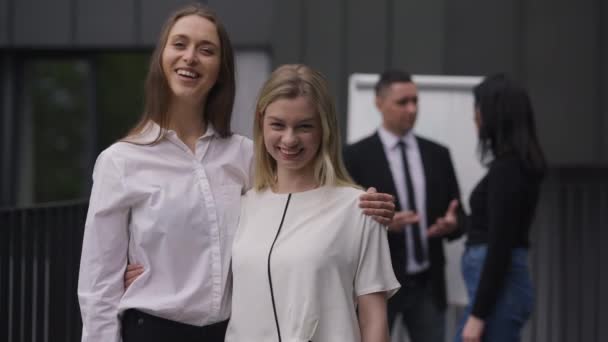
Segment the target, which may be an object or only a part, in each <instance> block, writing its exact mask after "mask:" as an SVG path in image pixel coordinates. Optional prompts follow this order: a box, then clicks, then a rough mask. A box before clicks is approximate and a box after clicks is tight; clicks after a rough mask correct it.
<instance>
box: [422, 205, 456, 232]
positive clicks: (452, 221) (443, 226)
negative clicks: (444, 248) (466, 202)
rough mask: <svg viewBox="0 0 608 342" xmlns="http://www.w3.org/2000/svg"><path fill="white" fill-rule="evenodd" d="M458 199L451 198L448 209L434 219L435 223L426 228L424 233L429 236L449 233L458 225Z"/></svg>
mask: <svg viewBox="0 0 608 342" xmlns="http://www.w3.org/2000/svg"><path fill="white" fill-rule="evenodd" d="M457 209H458V200H452V202H450V206H449V207H448V210H447V211H446V212H445V215H444V216H443V217H440V218H438V219H437V221H435V224H433V225H432V226H430V227H429V228H428V229H427V232H426V235H427V236H428V237H430V238H432V237H440V236H444V235H447V234H450V233H451V232H453V231H454V230H456V227H457V226H458V212H457Z"/></svg>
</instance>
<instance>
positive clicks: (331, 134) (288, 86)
mask: <svg viewBox="0 0 608 342" xmlns="http://www.w3.org/2000/svg"><path fill="white" fill-rule="evenodd" d="M300 96H305V97H307V98H308V99H309V100H310V103H311V104H312V105H313V107H314V108H315V111H316V113H317V115H319V121H320V122H321V130H322V132H321V144H320V147H319V151H318V153H317V156H316V158H315V160H314V164H315V166H314V170H315V178H316V180H317V181H318V183H319V186H324V185H333V186H352V187H356V185H355V184H354V182H353V181H352V179H351V178H350V176H349V174H348V172H347V171H346V168H345V167H344V162H343V161H342V146H341V142H340V129H339V127H338V119H337V117H336V108H335V105H334V102H333V100H332V98H331V95H330V94H329V90H328V87H327V81H326V80H325V77H323V75H322V74H321V73H320V72H318V71H316V70H313V69H312V68H310V67H308V66H306V65H302V64H288V65H283V66H280V67H278V68H277V69H276V70H275V71H273V73H272V74H271V75H270V78H269V79H268V80H267V81H266V83H264V86H263V87H262V89H261V90H260V95H259V97H258V102H257V104H256V110H255V120H254V128H253V143H254V151H255V152H254V153H255V177H254V188H255V189H256V190H262V189H265V188H266V187H271V186H273V185H274V184H275V183H276V181H277V163H276V161H275V160H274V158H272V156H271V155H270V154H269V153H268V151H267V150H266V147H265V145H264V125H263V123H264V112H265V111H266V108H268V106H269V105H270V104H271V103H273V102H274V101H276V100H279V99H295V98H298V97H300Z"/></svg>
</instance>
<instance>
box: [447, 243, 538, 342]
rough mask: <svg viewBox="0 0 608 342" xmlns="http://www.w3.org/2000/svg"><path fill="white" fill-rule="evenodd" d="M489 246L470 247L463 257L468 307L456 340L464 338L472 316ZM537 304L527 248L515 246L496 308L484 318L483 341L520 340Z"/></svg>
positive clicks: (506, 341)
mask: <svg viewBox="0 0 608 342" xmlns="http://www.w3.org/2000/svg"><path fill="white" fill-rule="evenodd" d="M486 254H487V246H486V245H477V246H469V247H467V249H466V251H465V252H464V254H463V256H462V276H463V278H464V282H465V284H466V287H467V293H468V295H469V305H468V306H467V308H466V310H465V315H464V317H463V320H462V323H461V324H460V328H459V329H458V334H457V335H456V337H455V338H454V342H461V341H462V329H463V328H464V324H465V323H466V320H467V318H468V317H469V315H470V313H471V310H472V305H473V300H474V298H475V294H476V293H477V286H478V285H479V279H480V277H481V270H482V268H483V264H484V260H485V259H486ZM533 307H534V288H533V287H532V281H531V280H530V273H529V271H528V250H527V249H526V248H515V249H513V250H512V252H511V265H510V267H509V269H508V273H507V276H506V278H505V283H504V285H503V288H502V290H501V291H500V293H499V295H498V299H497V301H496V304H495V305H494V309H493V310H492V312H491V313H490V315H489V316H488V317H487V318H486V319H485V327H484V332H483V339H482V341H484V342H485V341H491V342H517V341H520V340H521V332H522V330H523V328H524V325H525V324H526V321H527V320H528V319H529V318H530V314H531V313H532V309H533Z"/></svg>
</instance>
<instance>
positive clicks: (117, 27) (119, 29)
mask: <svg viewBox="0 0 608 342" xmlns="http://www.w3.org/2000/svg"><path fill="white" fill-rule="evenodd" d="M135 3H136V0H104V1H98V0H78V6H77V11H78V15H77V21H76V25H77V26H76V44H78V45H79V46H87V47H89V46H98V47H108V46H109V47H117V46H129V47H130V46H133V45H136V44H137V34H136V33H137V32H138V29H139V27H138V26H139V25H140V22H139V20H138V18H139V13H136V8H135Z"/></svg>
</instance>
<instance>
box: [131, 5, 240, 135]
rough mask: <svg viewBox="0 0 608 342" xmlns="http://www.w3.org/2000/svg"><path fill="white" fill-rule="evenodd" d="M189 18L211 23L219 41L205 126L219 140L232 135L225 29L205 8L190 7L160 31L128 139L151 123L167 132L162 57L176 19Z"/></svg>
mask: <svg viewBox="0 0 608 342" xmlns="http://www.w3.org/2000/svg"><path fill="white" fill-rule="evenodd" d="M189 15H198V16H200V17H203V18H205V19H207V20H209V21H211V22H212V23H214V24H215V27H216V29H217V34H218V37H219V39H220V59H221V61H220V71H219V74H218V78H217V81H216V82H215V85H214V86H213V87H212V88H211V90H209V94H208V95H207V101H206V103H205V108H204V117H203V120H204V121H205V123H211V124H212V125H213V128H214V129H215V131H216V132H217V133H218V134H219V135H220V136H221V137H227V136H230V134H232V132H231V130H230V120H231V116H232V107H233V105H234V96H235V88H236V86H235V78H234V51H233V49H232V44H231V43H230V38H229V37H228V33H227V32H226V29H225V28H224V26H223V25H222V23H221V22H220V20H219V19H218V17H217V15H215V13H214V12H213V11H212V10H211V9H209V8H208V7H205V6H203V5H201V4H197V3H194V4H191V5H186V6H184V7H181V8H179V9H178V10H176V11H175V12H174V13H173V14H172V15H171V16H170V17H169V18H168V19H167V21H166V22H165V24H164V26H163V28H162V31H161V33H160V37H159V39H158V43H157V44H156V48H155V49H154V53H153V54H152V58H151V59H150V68H149V70H148V76H147V77H146V84H145V89H144V112H143V113H142V116H141V119H140V121H139V122H138V123H137V125H135V127H134V128H133V129H131V131H130V132H129V136H131V135H137V134H139V133H141V132H142V131H143V130H144V129H145V127H146V125H147V124H148V122H149V121H150V120H154V121H155V122H156V123H157V124H158V125H159V126H160V127H161V128H167V126H168V125H169V119H170V118H169V113H168V109H169V98H170V93H171V90H170V89H169V84H168V83H167V79H166V77H165V74H164V73H163V67H162V54H163V50H164V49H165V45H166V44H167V39H168V38H169V32H170V31H171V29H172V28H173V25H175V23H176V22H177V21H178V20H179V19H181V18H183V17H186V16H189ZM201 116H203V113H201ZM161 137H162V130H161V132H159V135H158V136H157V137H156V139H155V140H154V141H153V142H151V144H154V143H156V142H158V141H159V140H160V138H161Z"/></svg>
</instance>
